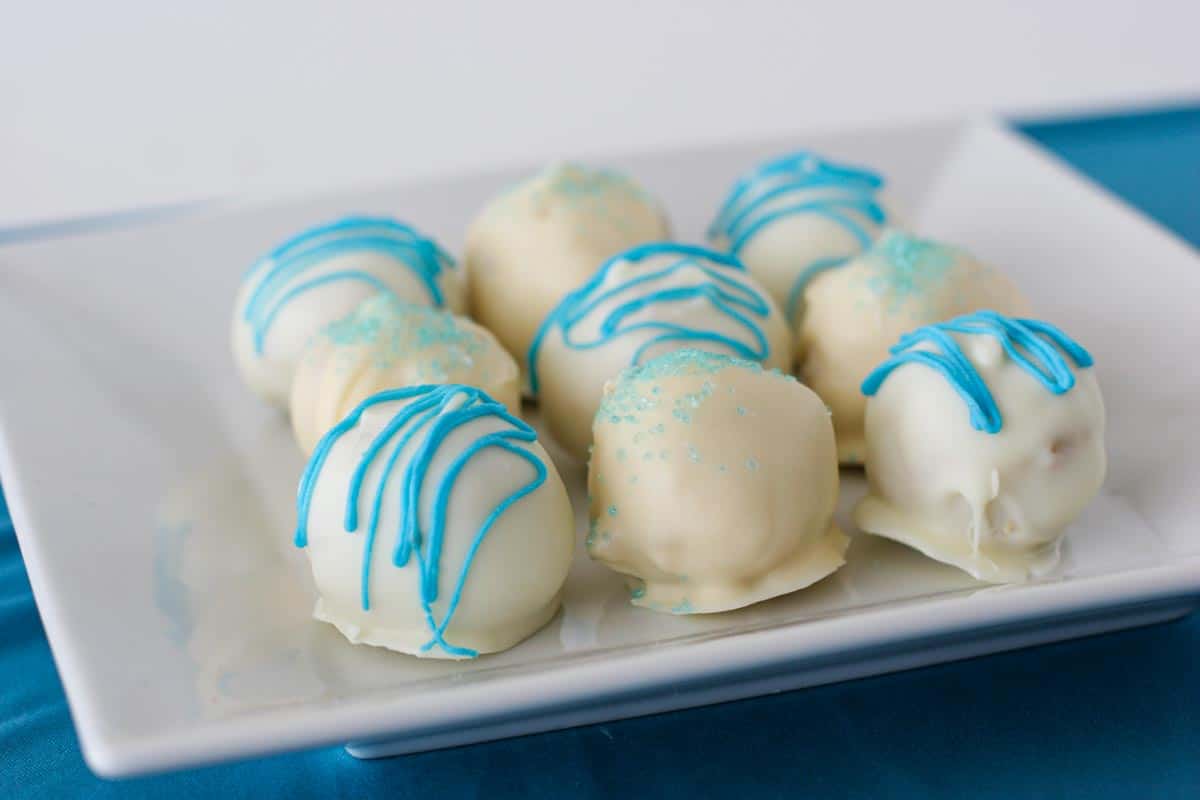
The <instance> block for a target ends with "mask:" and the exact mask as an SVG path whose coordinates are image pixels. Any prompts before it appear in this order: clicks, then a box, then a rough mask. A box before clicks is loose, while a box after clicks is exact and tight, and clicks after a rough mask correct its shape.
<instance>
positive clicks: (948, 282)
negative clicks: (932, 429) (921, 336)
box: [795, 231, 1029, 464]
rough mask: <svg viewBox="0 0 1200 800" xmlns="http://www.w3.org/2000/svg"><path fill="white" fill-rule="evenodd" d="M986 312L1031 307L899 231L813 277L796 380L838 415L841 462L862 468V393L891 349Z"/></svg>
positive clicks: (968, 263)
mask: <svg viewBox="0 0 1200 800" xmlns="http://www.w3.org/2000/svg"><path fill="white" fill-rule="evenodd" d="M981 308H991V309H995V310H996V311H999V312H1000V313H1002V314H1014V315H1021V314H1026V313H1028V310H1029V303H1028V302H1027V301H1026V300H1025V298H1024V297H1023V296H1022V295H1021V293H1020V291H1018V289H1017V287H1016V286H1015V285H1014V284H1013V283H1012V282H1011V281H1010V280H1009V279H1008V278H1007V277H1006V276H1005V275H1003V274H1002V273H1000V272H998V271H996V270H994V269H992V268H991V267H988V266H986V265H984V264H982V263H980V262H979V261H977V260H975V259H974V258H973V257H972V256H971V255H970V254H969V253H967V252H965V251H963V250H960V249H958V248H956V247H949V246H947V245H943V244H939V243H937V242H932V241H927V240H922V239H917V238H915V237H912V236H909V235H908V234H905V233H901V232H899V231H887V232H885V233H884V234H883V235H882V236H881V237H880V238H879V240H878V241H877V242H876V243H875V245H874V246H872V247H871V249H870V250H868V251H867V252H865V253H863V254H862V255H861V256H859V257H857V258H855V259H852V260H851V261H849V262H847V263H846V264H845V265H844V266H842V267H838V268H836V269H831V270H829V271H827V272H824V273H822V274H820V275H818V276H817V277H816V278H814V279H813V281H812V282H811V283H810V284H809V285H808V287H807V289H806V290H805V293H804V305H803V307H802V308H801V310H800V314H799V316H798V322H797V327H796V342H795V343H796V375H797V377H798V378H800V380H801V381H803V382H804V384H805V385H807V386H809V387H810V388H812V390H813V391H815V392H816V393H817V394H818V395H820V396H821V399H822V400H824V401H825V404H826V405H827V406H829V408H830V410H831V411H832V412H833V427H834V430H835V431H836V433H837V440H838V460H839V461H840V462H841V463H843V464H861V463H862V460H863V455H864V450H865V443H864V440H863V414H864V412H865V411H866V398H865V397H864V396H863V394H862V392H861V391H860V387H861V385H862V382H863V379H864V378H866V377H867V373H869V372H870V371H871V370H872V369H873V368H874V367H875V365H876V364H878V363H879V362H881V361H883V359H884V358H886V357H887V352H888V348H889V347H891V346H892V345H893V344H895V342H896V340H897V339H899V338H900V336H901V335H902V334H904V333H907V332H909V331H911V330H914V329H916V328H919V327H921V326H922V325H927V324H929V323H932V322H940V321H942V320H946V319H950V318H952V317H956V316H959V315H961V314H966V313H969V312H971V311H975V310H978V309H981Z"/></svg>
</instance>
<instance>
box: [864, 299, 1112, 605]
mask: <svg viewBox="0 0 1200 800" xmlns="http://www.w3.org/2000/svg"><path fill="white" fill-rule="evenodd" d="M892 352H893V355H892V357H891V358H889V359H888V360H887V361H885V362H883V364H882V365H880V366H879V368H878V369H876V370H875V371H874V372H872V373H871V375H870V377H868V378H867V380H866V382H865V383H864V384H863V391H864V392H867V393H868V394H870V395H872V396H871V397H870V398H869V399H868V401H867V417H866V431H867V463H866V468H867V478H868V482H869V484H870V492H869V494H868V495H867V497H866V498H864V499H863V500H862V501H860V502H859V504H858V506H857V507H856V508H855V510H854V519H855V522H856V523H857V524H858V525H859V527H861V528H862V529H863V530H865V531H869V532H870V533H874V534H878V535H880V536H886V537H888V538H890V539H895V540H897V541H900V542H904V543H905V544H907V545H910V546H911V547H914V548H916V549H918V550H920V551H921V552H923V553H925V554H926V555H929V556H931V557H932V558H935V559H937V560H939V561H944V562H946V563H948V564H953V565H955V566H957V567H960V568H962V569H964V570H966V571H967V572H969V573H970V574H971V575H973V576H974V577H976V578H978V579H980V580H984V581H991V582H995V583H1007V582H1016V581H1024V580H1027V579H1029V578H1031V577H1036V576H1039V575H1043V574H1045V573H1046V572H1047V571H1049V570H1051V569H1052V568H1053V567H1054V566H1055V565H1056V564H1057V563H1058V559H1059V550H1060V544H1061V542H1062V536H1063V531H1064V529H1065V528H1066V526H1067V525H1068V524H1069V523H1070V522H1071V521H1072V520H1073V519H1075V518H1076V517H1077V516H1078V515H1079V513H1080V512H1081V511H1082V510H1083V508H1084V506H1086V505H1087V503H1088V502H1089V501H1090V500H1091V499H1092V497H1094V496H1095V494H1096V492H1098V491H1099V489H1100V485H1101V484H1102V483H1103V481H1104V472H1105V464H1106V458H1105V452H1104V401H1103V399H1102V398H1101V396H1100V387H1099V385H1098V384H1097V383H1096V377H1095V375H1094V374H1093V370H1091V369H1090V368H1089V367H1090V366H1091V364H1092V358H1091V356H1090V355H1088V353H1087V351H1086V350H1084V349H1083V348H1082V347H1080V346H1079V345H1078V344H1076V343H1075V342H1074V341H1072V340H1071V339H1069V338H1068V337H1067V336H1066V335H1065V334H1064V333H1062V332H1061V331H1059V330H1058V329H1057V328H1054V327H1052V326H1051V325H1048V324H1046V323H1044V322H1037V321H1034V320H1019V319H1011V318H1007V317H1003V316H1000V315H999V314H995V313H994V312H990V311H982V312H978V313H976V314H971V315H969V316H965V317H960V318H958V319H955V320H952V321H950V322H945V323H941V324H938V325H931V326H928V327H925V328H921V329H919V330H917V331H915V332H913V333H911V334H909V335H908V336H905V337H904V338H902V339H901V340H900V342H899V344H897V345H896V347H894V348H893V350H892Z"/></svg>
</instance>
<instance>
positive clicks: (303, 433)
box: [288, 312, 521, 453]
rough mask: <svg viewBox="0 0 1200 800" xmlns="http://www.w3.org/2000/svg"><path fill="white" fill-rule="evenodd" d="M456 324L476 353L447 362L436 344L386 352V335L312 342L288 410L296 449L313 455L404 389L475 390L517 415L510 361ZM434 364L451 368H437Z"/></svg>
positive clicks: (479, 334) (480, 334) (487, 338)
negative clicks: (371, 401)
mask: <svg viewBox="0 0 1200 800" xmlns="http://www.w3.org/2000/svg"><path fill="white" fill-rule="evenodd" d="M447 313H448V312H447ZM454 324H455V325H457V326H458V327H460V328H461V329H463V330H465V331H469V332H472V333H474V334H475V337H476V339H475V340H476V342H477V343H478V350H477V351H476V352H474V353H471V354H463V353H462V352H461V350H460V349H459V346H458V345H457V344H456V345H454V354H453V357H447V353H448V348H449V347H450V346H448V345H446V344H444V343H439V344H434V345H429V346H424V347H422V348H420V349H415V348H414V349H413V350H412V351H411V352H406V353H396V352H393V351H392V350H391V349H390V347H389V343H388V341H387V339H386V334H385V339H384V340H380V341H376V342H366V341H363V342H354V343H350V344H343V343H336V344H335V343H334V342H332V341H331V340H330V339H329V338H328V337H326V336H321V335H318V336H317V337H315V338H314V339H312V340H311V341H310V342H309V344H308V346H307V347H306V348H305V350H304V352H303V354H302V355H301V357H300V359H299V362H298V364H297V366H296V373H295V377H294V378H293V380H292V389H291V393H290V397H291V400H290V402H289V404H288V407H289V410H290V412H291V414H290V416H291V423H292V431H293V433H294V435H295V437H296V443H297V444H298V445H300V449H301V450H303V451H304V452H305V453H311V452H312V450H313V448H314V447H315V446H316V444H317V442H318V441H320V439H321V437H322V436H324V435H325V432H326V431H328V430H329V429H330V428H332V427H333V426H334V425H336V424H337V423H338V422H340V421H341V420H342V419H343V418H344V417H345V416H346V415H347V414H349V413H350V412H351V411H352V410H353V409H354V407H355V406H357V405H358V404H359V403H360V402H362V401H363V400H366V399H367V398H368V397H370V396H371V395H373V394H376V393H377V392H381V391H383V390H385V389H395V388H399V387H404V386H418V385H422V384H429V383H460V384H464V385H466V386H475V387H478V388H480V389H483V390H484V391H485V392H487V394H488V395H489V396H490V397H491V398H492V399H494V400H496V401H498V402H500V403H503V404H504V406H505V407H506V408H508V410H509V411H510V412H511V413H512V414H514V415H519V414H520V412H521V393H520V375H519V374H518V372H517V365H516V362H514V361H513V358H512V356H510V355H509V354H508V352H507V351H506V350H504V348H502V347H501V346H500V343H499V342H497V341H496V338H495V337H494V336H492V334H491V333H490V332H488V331H487V330H485V329H484V328H482V327H480V326H478V325H476V324H474V323H473V322H471V321H470V320H468V319H466V318H465V317H455V318H454ZM437 363H441V364H451V365H454V366H453V367H452V368H448V369H442V368H441V367H436V368H435V364H437ZM431 375H436V376H437V380H433V379H431V377H430V376H431Z"/></svg>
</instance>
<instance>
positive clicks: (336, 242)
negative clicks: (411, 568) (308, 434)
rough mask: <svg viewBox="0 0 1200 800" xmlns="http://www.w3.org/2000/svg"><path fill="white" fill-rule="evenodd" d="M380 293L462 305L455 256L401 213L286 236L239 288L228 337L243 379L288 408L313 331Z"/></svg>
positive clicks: (454, 308)
mask: <svg viewBox="0 0 1200 800" xmlns="http://www.w3.org/2000/svg"><path fill="white" fill-rule="evenodd" d="M379 292H383V293H386V294H391V295H393V296H394V297H396V298H398V299H401V300H405V301H407V302H410V303H420V304H422V305H428V306H432V307H435V308H446V309H449V310H451V311H458V310H461V309H462V308H463V304H464V287H463V286H462V285H461V279H460V275H459V273H458V270H457V269H456V267H455V265H454V259H453V258H451V257H450V255H449V254H447V253H446V252H445V251H444V250H442V248H441V247H439V246H438V245H437V243H436V242H434V241H433V240H432V239H429V238H428V237H426V236H424V235H422V234H421V233H419V232H418V231H416V230H415V229H414V228H412V227H411V226H410V225H407V224H405V223H403V222H400V221H398V220H395V219H391V218H389V217H372V216H350V217H344V218H342V219H338V220H334V221H332V222H328V223H324V224H321V225H316V226H314V227H312V228H309V229H308V230H305V231H303V232H301V233H299V234H297V235H295V236H293V237H292V238H290V239H288V240H287V241H285V242H283V243H282V244H280V245H279V246H278V247H276V248H275V249H274V250H272V251H271V252H270V253H268V254H266V255H265V256H263V257H262V258H260V259H259V260H258V261H257V262H255V264H254V265H253V266H252V267H251V268H250V271H249V272H248V273H247V274H246V277H245V278H244V279H243V280H242V285H241V289H240V290H239V291H238V296H237V301H236V303H235V306H234V315H233V330H232V338H233V354H234V359H235V361H236V362H237V365H238V369H239V370H240V371H241V374H242V377H243V379H244V380H245V381H246V383H247V384H248V385H249V386H250V388H251V389H253V390H254V391H255V392H256V393H258V394H259V395H261V396H262V397H263V398H264V399H266V400H267V401H269V402H270V403H272V404H273V405H276V406H279V407H280V408H285V407H286V406H287V403H288V394H289V392H290V390H291V387H292V377H293V374H294V372H295V369H296V362H297V361H298V360H299V358H300V354H301V352H302V351H303V350H304V347H305V345H306V344H307V343H308V341H309V339H310V338H311V337H312V336H313V334H315V333H317V332H318V331H319V330H321V329H322V328H323V327H325V326H326V325H327V324H329V323H330V322H333V321H334V320H337V319H340V318H342V317H344V316H346V315H347V314H349V313H350V312H352V311H353V310H354V309H355V308H356V307H357V306H358V305H359V304H360V303H361V302H362V301H363V300H365V299H366V298H368V297H370V296H372V295H374V294H377V293H379Z"/></svg>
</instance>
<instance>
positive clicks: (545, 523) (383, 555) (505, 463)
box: [306, 402, 575, 658]
mask: <svg viewBox="0 0 1200 800" xmlns="http://www.w3.org/2000/svg"><path fill="white" fill-rule="evenodd" d="M405 404H406V403H404V402H392V403H381V404H379V405H377V406H374V407H372V408H370V409H368V410H367V411H365V412H364V413H363V415H362V417H361V419H360V420H359V423H358V424H357V425H356V426H354V427H353V428H352V429H351V430H350V431H348V432H347V433H346V434H345V435H343V436H342V437H341V438H340V439H339V440H338V441H337V442H336V443H335V444H334V445H333V447H332V448H331V449H330V451H329V455H328V458H327V460H326V462H325V465H324V467H323V468H322V470H321V472H320V475H319V477H318V479H317V481H316V486H315V489H314V491H313V495H312V505H311V509H310V513H309V518H308V546H307V548H306V550H307V552H308V556H309V560H310V561H311V563H312V574H313V580H314V581H315V583H316V587H317V592H318V593H319V594H320V599H319V600H318V602H317V606H316V610H315V613H314V615H315V616H316V617H317V618H318V619H321V620H324V621H326V622H330V623H332V624H333V625H335V626H336V627H337V628H338V630H340V631H341V632H342V634H343V635H345V636H346V638H348V639H350V640H351V641H352V642H356V643H363V644H372V645H379V646H381V647H387V648H389V649H392V650H399V651H401V652H404V653H410V654H412V655H420V656H424V657H428V658H460V657H461V656H457V655H454V654H450V653H447V652H446V651H445V650H444V649H442V648H441V647H438V646H434V647H433V648H431V649H428V650H421V647H422V645H424V644H426V643H427V642H429V641H430V639H431V633H430V630H429V627H428V624H427V622H426V618H425V614H424V611H423V610H422V607H421V602H420V582H419V575H418V569H417V559H416V557H415V555H414V557H412V558H411V559H410V560H409V562H408V563H407V565H405V566H403V567H396V566H394V565H393V563H392V554H393V551H394V548H395V545H396V537H397V530H398V528H399V525H400V522H401V518H400V511H401V504H400V503H399V502H398V500H397V498H398V497H400V495H401V492H402V490H401V486H402V477H401V476H402V474H403V469H404V467H405V465H406V464H407V463H408V462H409V460H410V458H411V457H412V454H413V453H414V452H416V450H417V448H418V447H419V446H420V444H421V442H422V441H423V437H422V436H420V435H418V436H416V437H414V438H413V439H412V440H411V441H410V442H409V443H408V444H407V445H406V447H405V449H404V451H403V452H402V454H401V456H400V458H399V460H398V461H397V462H396V465H395V468H394V469H393V471H392V473H391V475H390V477H389V479H388V482H387V485H386V488H385V489H384V492H383V502H382V504H381V512H380V519H379V527H378V530H377V534H376V538H375V542H374V546H373V548H372V552H371V567H370V584H369V585H370V608H369V610H364V609H363V607H362V598H361V588H362V565H363V553H364V546H365V545H364V543H365V541H366V535H367V526H368V524H369V520H370V513H371V507H372V503H373V502H374V498H375V494H376V489H377V487H378V485H379V481H380V480H381V479H382V475H383V471H384V467H385V465H386V463H387V456H388V455H390V453H391V452H392V448H391V447H385V448H384V450H383V451H382V453H381V455H380V456H379V457H377V458H375V459H374V460H373V461H372V463H371V466H370V467H369V468H368V469H367V471H366V475H365V479H364V481H363V486H362V492H361V494H360V495H359V500H358V509H359V528H358V530H357V532H353V533H351V532H347V531H346V530H345V526H344V520H345V515H346V500H347V496H348V492H349V488H350V478H351V475H352V474H353V472H354V470H355V469H356V468H357V466H358V464H359V461H360V459H361V455H362V453H363V451H364V450H365V448H367V447H368V446H369V445H370V443H371V442H372V441H373V440H374V438H375V437H376V436H377V435H378V433H379V431H380V430H381V429H382V428H383V427H385V426H386V425H387V424H388V422H390V421H391V420H392V418H393V416H394V415H395V413H396V412H397V411H398V410H399V409H400V408H402V407H403V406H404V405H405ZM509 429H511V426H509V425H508V424H507V423H504V422H502V421H500V420H498V419H495V418H492V417H484V418H481V419H477V420H473V421H471V422H469V423H467V424H465V425H463V426H461V427H459V428H457V429H456V430H455V431H454V432H453V433H451V434H450V435H448V436H447V437H446V438H445V439H444V440H443V442H442V444H441V445H440V447H439V448H438V450H437V453H436V455H435V456H434V457H433V460H432V461H431V462H430V464H429V469H428V470H427V472H426V473H425V481H424V487H425V489H424V491H423V492H422V493H421V504H420V514H421V527H422V530H423V531H424V532H425V534H426V542H425V544H424V545H423V546H422V551H423V552H427V550H426V548H427V547H428V534H429V532H430V531H431V526H430V522H431V520H432V509H433V500H434V497H435V494H436V491H435V490H436V487H437V486H438V484H439V483H440V482H441V480H442V477H443V475H444V474H445V471H446V470H447V469H448V468H449V466H450V464H451V463H452V462H453V461H454V459H455V458H457V456H458V455H459V454H460V453H461V452H462V451H463V450H464V449H465V448H466V447H468V446H470V444H471V443H472V442H474V441H475V440H476V439H478V438H479V437H480V436H483V435H486V434H487V433H490V432H495V431H502V430H509ZM526 446H527V448H528V450H529V451H530V452H532V453H534V454H535V455H536V456H538V457H539V458H541V459H542V460H543V462H544V463H545V464H546V465H547V475H546V482H545V483H544V484H543V485H542V486H540V487H539V488H538V489H536V490H535V491H534V492H533V493H531V494H529V495H527V496H525V497H524V498H522V499H521V500H519V501H517V502H516V503H514V504H513V505H511V506H509V507H508V508H507V509H506V510H505V511H504V513H503V514H501V515H500V516H499V517H498V518H497V520H496V522H495V524H494V525H493V526H492V528H491V530H490V531H489V532H488V534H487V536H486V538H485V539H484V540H483V543H482V544H481V545H480V546H479V549H478V550H477V551H476V553H475V557H474V560H473V561H472V563H471V567H470V570H469V571H468V572H467V575H466V580H465V582H464V584H463V591H462V596H461V599H460V601H459V604H458V608H457V610H456V611H455V612H454V616H453V617H452V619H451V622H450V626H449V627H448V628H447V630H446V633H445V639H446V641H447V642H449V643H450V644H451V645H454V646H456V647H465V648H470V649H472V650H477V651H479V652H480V653H493V652H496V651H498V650H504V649H507V648H509V647H512V646H513V645H514V644H516V643H517V642H519V641H521V640H522V639H524V638H526V637H527V636H529V635H530V634H532V633H533V632H534V631H536V630H537V629H538V628H540V627H542V626H543V625H545V624H546V622H547V621H549V619H550V618H551V617H552V616H553V615H554V613H555V611H557V610H558V604H559V593H560V591H561V589H562V585H563V582H564V581H565V580H566V577H567V568H568V566H569V565H570V563H571V554H572V552H573V550H574V544H575V532H574V516H573V514H572V512H571V505H570V502H569V501H568V499H567V493H566V490H565V489H564V488H563V485H562V480H561V479H560V478H559V476H558V472H557V470H555V469H554V465H553V464H552V463H551V462H550V458H549V456H547V455H546V453H545V451H544V450H542V448H541V446H539V445H538V444H537V443H536V442H533V443H530V444H528V445H526ZM534 476H535V472H534V468H533V467H532V466H531V465H530V464H528V463H527V462H525V461H524V460H522V459H521V458H519V457H518V456H516V455H514V454H512V453H509V452H506V451H503V450H500V449H496V448H488V449H486V450H484V451H481V452H479V453H477V454H476V455H475V456H474V457H472V458H471V460H470V461H469V462H468V463H467V465H466V466H465V467H464V468H463V470H462V472H461V473H459V476H458V479H457V480H456V481H455V483H454V486H453V489H452V492H451V495H450V505H449V507H448V513H447V516H446V531H445V536H444V538H443V540H442V542H443V543H442V554H441V570H440V580H439V583H438V588H439V593H438V599H437V601H436V602H435V603H434V604H433V606H432V609H433V614H434V617H435V619H437V620H439V621H440V620H442V619H443V618H444V616H445V612H446V608H447V604H448V603H449V601H450V598H451V595H452V593H453V589H454V585H455V581H457V579H458V576H459V575H460V573H461V570H462V566H463V563H464V559H465V558H466V555H467V552H468V550H469V548H470V546H471V543H472V542H473V541H474V539H475V536H476V533H477V531H478V530H479V526H480V525H481V524H482V523H483V521H484V520H485V519H486V518H487V516H488V514H490V513H491V512H492V510H493V509H494V508H496V507H497V506H498V505H499V504H500V502H501V501H503V500H504V498H506V497H508V496H509V495H510V494H512V493H513V492H514V491H516V490H517V489H519V488H520V487H522V486H524V485H526V484H527V483H529V482H530V481H531V480H533V478H534Z"/></svg>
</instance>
